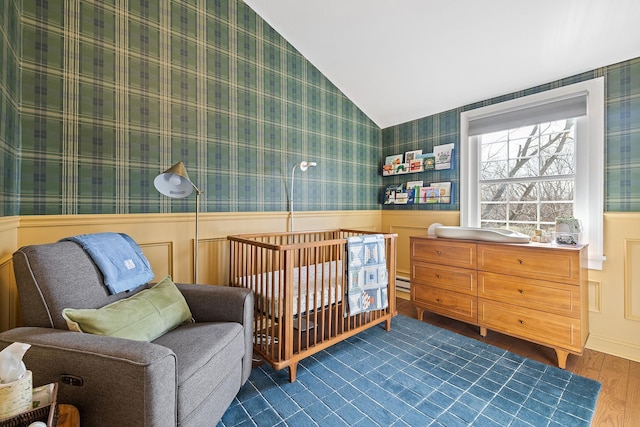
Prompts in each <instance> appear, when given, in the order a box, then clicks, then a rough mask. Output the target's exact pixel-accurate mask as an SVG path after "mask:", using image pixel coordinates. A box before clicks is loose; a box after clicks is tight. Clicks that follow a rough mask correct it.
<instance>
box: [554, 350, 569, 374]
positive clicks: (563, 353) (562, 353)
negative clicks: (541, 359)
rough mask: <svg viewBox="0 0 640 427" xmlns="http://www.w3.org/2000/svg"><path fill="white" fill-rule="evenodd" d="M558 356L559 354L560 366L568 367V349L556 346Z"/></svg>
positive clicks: (561, 367)
mask: <svg viewBox="0 0 640 427" xmlns="http://www.w3.org/2000/svg"><path fill="white" fill-rule="evenodd" d="M556 356H558V368H560V369H566V368H567V356H569V352H568V351H564V350H560V349H559V348H556Z"/></svg>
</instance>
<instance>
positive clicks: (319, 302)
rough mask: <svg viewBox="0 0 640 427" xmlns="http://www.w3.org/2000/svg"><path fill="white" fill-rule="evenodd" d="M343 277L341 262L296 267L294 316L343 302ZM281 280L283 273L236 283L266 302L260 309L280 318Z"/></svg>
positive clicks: (282, 303)
mask: <svg viewBox="0 0 640 427" xmlns="http://www.w3.org/2000/svg"><path fill="white" fill-rule="evenodd" d="M343 274H344V271H343V265H342V261H341V260H338V261H328V262H325V263H322V264H312V265H309V266H302V267H299V268H295V269H294V270H293V294H294V295H293V298H294V300H293V314H294V316H295V315H297V314H298V313H300V314H301V315H304V314H305V313H306V312H307V310H309V311H311V310H316V309H319V308H322V306H323V305H324V306H325V307H326V306H328V305H331V304H335V303H336V302H340V301H342V294H343V292H342V278H343ZM281 277H282V278H284V271H283V270H280V271H274V272H268V273H262V274H259V275H252V276H244V277H239V278H237V279H236V283H238V284H239V285H242V286H244V287H250V288H251V289H253V290H254V292H255V293H256V298H263V299H264V300H265V301H264V304H262V305H261V308H262V309H263V310H268V311H269V312H270V313H271V314H273V315H274V316H276V317H278V315H279V307H281V306H284V301H279V300H280V292H281V286H280V280H281V279H280V278H281ZM307 282H308V283H307ZM336 287H337V291H336Z"/></svg>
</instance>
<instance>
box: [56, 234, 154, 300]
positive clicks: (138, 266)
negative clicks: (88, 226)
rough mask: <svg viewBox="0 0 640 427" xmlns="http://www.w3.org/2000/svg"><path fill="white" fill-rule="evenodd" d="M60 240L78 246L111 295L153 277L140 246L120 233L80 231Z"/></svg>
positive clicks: (134, 286) (136, 285)
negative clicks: (85, 254)
mask: <svg viewBox="0 0 640 427" xmlns="http://www.w3.org/2000/svg"><path fill="white" fill-rule="evenodd" d="M61 240H70V241H72V242H76V243H77V244H79V245H80V246H82V248H83V249H84V250H85V251H86V252H87V253H88V254H89V256H90V257H91V259H93V261H94V262H95V263H96V265H97V266H98V268H99V269H100V272H102V275H103V276H104V284H105V285H106V286H107V289H108V290H109V292H110V293H111V294H117V293H120V292H124V291H129V290H132V289H135V288H137V287H138V286H140V285H144V284H145V283H147V282H149V281H150V280H151V279H153V272H152V271H151V265H150V264H149V261H148V260H147V258H146V257H145V256H144V254H143V253H142V249H140V246H138V244H137V243H136V242H135V241H134V240H133V239H132V238H131V237H129V236H128V235H126V234H124V233H95V234H81V235H79V236H73V237H67V238H64V239H61Z"/></svg>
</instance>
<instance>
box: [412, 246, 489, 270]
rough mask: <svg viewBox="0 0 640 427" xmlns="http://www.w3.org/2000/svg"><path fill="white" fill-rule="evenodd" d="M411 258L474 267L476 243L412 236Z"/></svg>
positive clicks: (454, 265) (433, 262)
mask: <svg viewBox="0 0 640 427" xmlns="http://www.w3.org/2000/svg"><path fill="white" fill-rule="evenodd" d="M411 259H412V260H418V261H424V262H429V263H432V264H445V265H450V266H453V267H462V268H473V269H475V268H476V244H475V243H468V242H452V241H449V240H442V239H437V238H412V239H411Z"/></svg>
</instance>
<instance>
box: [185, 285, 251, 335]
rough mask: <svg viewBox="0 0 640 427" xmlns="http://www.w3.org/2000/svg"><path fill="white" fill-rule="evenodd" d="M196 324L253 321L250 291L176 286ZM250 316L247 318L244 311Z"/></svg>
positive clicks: (216, 287)
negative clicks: (247, 311) (248, 312)
mask: <svg viewBox="0 0 640 427" xmlns="http://www.w3.org/2000/svg"><path fill="white" fill-rule="evenodd" d="M176 286H178V289H180V292H182V295H184V298H185V300H186V301H187V304H188V305H189V309H190V310H191V314H193V318H194V319H196V322H237V323H240V324H243V325H244V324H246V323H247V322H249V324H251V321H252V320H253V293H252V291H251V289H247V288H234V287H230V286H215V285H185V284H177V285H176ZM248 309H250V310H249V311H250V312H251V316H250V317H247V313H245V311H246V310H248Z"/></svg>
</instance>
